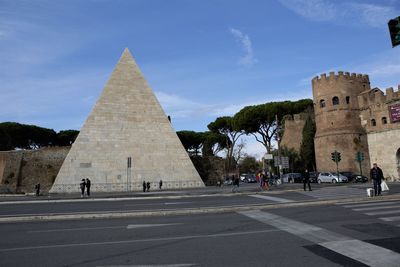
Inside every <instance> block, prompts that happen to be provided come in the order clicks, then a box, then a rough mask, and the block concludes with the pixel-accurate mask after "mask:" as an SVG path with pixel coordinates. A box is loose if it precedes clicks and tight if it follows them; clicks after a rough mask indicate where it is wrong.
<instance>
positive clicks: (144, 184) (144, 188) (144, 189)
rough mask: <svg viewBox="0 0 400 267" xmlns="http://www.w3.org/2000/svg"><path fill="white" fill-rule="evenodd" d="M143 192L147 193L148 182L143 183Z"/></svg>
mask: <svg viewBox="0 0 400 267" xmlns="http://www.w3.org/2000/svg"><path fill="white" fill-rule="evenodd" d="M142 185H143V192H146V181H143V184H142Z"/></svg>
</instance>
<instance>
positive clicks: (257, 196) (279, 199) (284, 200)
mask: <svg viewBox="0 0 400 267" xmlns="http://www.w3.org/2000/svg"><path fill="white" fill-rule="evenodd" d="M249 197H256V198H261V199H266V200H271V201H275V202H279V203H289V202H294V201H293V200H290V199H286V198H280V197H271V196H264V195H249Z"/></svg>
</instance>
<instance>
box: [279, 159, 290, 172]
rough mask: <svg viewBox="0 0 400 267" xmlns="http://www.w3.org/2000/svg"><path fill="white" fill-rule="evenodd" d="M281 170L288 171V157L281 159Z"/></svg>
mask: <svg viewBox="0 0 400 267" xmlns="http://www.w3.org/2000/svg"><path fill="white" fill-rule="evenodd" d="M281 161H282V168H284V169H289V157H281Z"/></svg>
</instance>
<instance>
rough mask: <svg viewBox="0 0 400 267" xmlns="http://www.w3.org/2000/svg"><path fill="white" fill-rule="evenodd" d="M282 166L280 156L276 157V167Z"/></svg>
mask: <svg viewBox="0 0 400 267" xmlns="http://www.w3.org/2000/svg"><path fill="white" fill-rule="evenodd" d="M279 165H281V160H280V158H279V157H278V156H274V166H275V167H279Z"/></svg>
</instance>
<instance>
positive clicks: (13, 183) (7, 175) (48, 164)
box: [0, 147, 70, 193]
mask: <svg viewBox="0 0 400 267" xmlns="http://www.w3.org/2000/svg"><path fill="white" fill-rule="evenodd" d="M69 149H70V147H49V148H42V149H38V150H15V151H2V152H0V181H1V182H0V191H1V192H2V193H32V192H34V191H35V185H36V184H38V183H40V185H41V191H42V192H48V191H49V190H50V188H51V186H52V184H53V182H54V179H55V178H56V176H57V173H58V171H59V169H60V168H61V165H62V163H63V161H64V159H65V157H66V156H67V154H68V151H69Z"/></svg>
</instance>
